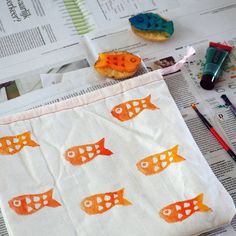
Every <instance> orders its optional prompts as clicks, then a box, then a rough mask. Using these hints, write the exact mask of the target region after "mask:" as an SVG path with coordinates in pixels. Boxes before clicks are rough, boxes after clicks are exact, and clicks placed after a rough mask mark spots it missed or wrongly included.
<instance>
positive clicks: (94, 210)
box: [80, 189, 132, 215]
mask: <svg viewBox="0 0 236 236" xmlns="http://www.w3.org/2000/svg"><path fill="white" fill-rule="evenodd" d="M123 195H124V189H120V190H118V191H116V192H108V193H100V194H95V195H92V196H89V197H87V198H85V199H84V200H83V201H82V202H81V204H80V207H81V209H82V210H83V211H85V212H86V213H87V214H89V215H95V214H102V213H104V212H106V211H108V210H110V209H111V208H112V207H114V206H116V205H123V206H127V205H131V204H132V203H131V202H129V201H128V200H127V199H125V198H124V196H123Z"/></svg>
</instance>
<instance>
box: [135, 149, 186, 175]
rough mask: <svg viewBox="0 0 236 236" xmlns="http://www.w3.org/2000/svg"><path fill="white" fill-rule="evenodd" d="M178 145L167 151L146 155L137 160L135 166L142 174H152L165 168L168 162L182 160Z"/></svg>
mask: <svg viewBox="0 0 236 236" xmlns="http://www.w3.org/2000/svg"><path fill="white" fill-rule="evenodd" d="M178 147H179V146H178V145H176V146H174V147H173V148H171V149H168V150H167V151H164V152H161V153H157V154H154V155H151V156H148V157H146V158H144V159H142V160H141V161H139V162H138V163H137V164H136V166H137V168H138V170H139V171H141V172H142V173H143V174H144V175H154V174H157V173H160V172H161V171H163V170H164V169H166V168H167V167H168V166H169V165H170V164H172V163H177V162H181V161H184V160H185V158H183V157H181V156H179V155H178V154H177V152H178Z"/></svg>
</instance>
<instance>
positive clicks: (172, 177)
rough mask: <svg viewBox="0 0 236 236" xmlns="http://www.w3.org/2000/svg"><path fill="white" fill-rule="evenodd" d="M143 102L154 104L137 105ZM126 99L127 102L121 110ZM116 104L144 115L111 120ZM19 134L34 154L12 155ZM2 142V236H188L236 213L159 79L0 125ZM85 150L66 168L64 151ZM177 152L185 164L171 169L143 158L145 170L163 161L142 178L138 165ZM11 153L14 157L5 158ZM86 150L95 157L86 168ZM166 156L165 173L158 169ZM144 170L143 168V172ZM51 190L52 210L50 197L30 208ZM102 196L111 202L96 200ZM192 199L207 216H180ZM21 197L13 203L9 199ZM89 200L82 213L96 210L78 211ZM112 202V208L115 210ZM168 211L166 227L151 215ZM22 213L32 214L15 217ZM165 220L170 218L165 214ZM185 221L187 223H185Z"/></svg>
mask: <svg viewBox="0 0 236 236" xmlns="http://www.w3.org/2000/svg"><path fill="white" fill-rule="evenodd" d="M149 95H151V96H150V97H149V98H150V103H151V104H152V105H150V103H148V104H147V100H145V98H147V97H148V96H149ZM135 99H137V100H138V101H139V102H138V105H137V104H136V103H134V101H133V100H135ZM128 101H133V102H130V103H129V105H127V102H128ZM136 102H137V101H136ZM119 104H125V106H126V107H127V109H130V108H129V107H130V106H133V108H134V107H135V106H136V108H137V107H138V108H140V106H141V110H142V109H143V110H142V111H141V112H140V109H136V110H137V113H136V114H135V116H134V117H132V118H131V119H128V120H127V117H128V118H129V116H127V114H126V115H124V116H122V117H121V116H119V114H118V115H117V116H118V117H120V119H123V120H122V121H121V120H119V119H117V117H115V116H114V112H115V111H114V109H113V108H114V107H116V106H117V105H119ZM142 104H146V105H147V106H146V107H145V105H142ZM150 106H151V107H152V109H150ZM155 107H157V108H158V109H155ZM118 108H119V107H118ZM112 110H113V113H112V112H111V111H112ZM116 111H117V112H119V113H120V114H121V113H122V112H124V107H123V111H121V110H120V109H118V110H116ZM124 114H125V113H124ZM128 115H130V116H133V114H128ZM25 132H30V134H31V137H30V138H31V140H33V141H34V142H35V143H36V144H38V145H39V146H36V145H33V144H32V143H31V146H30V145H29V141H28V143H26V144H25V146H24V147H23V148H22V149H21V150H20V151H19V148H20V147H16V145H18V144H19V143H18V142H19V141H18V140H17V139H16V140H15V141H13V138H12V137H13V136H16V135H20V134H24V133H25ZM10 136H11V137H10ZM0 138H1V139H0V142H1V143H2V146H1V147H0V153H1V154H0V203H1V209H2V211H3V214H4V218H5V220H6V223H7V228H8V230H9V232H10V235H14V236H42V235H44V236H47V235H50V236H54V235H55V236H60V235H61V236H73V235H79V236H94V235H96V236H120V235H123V236H130V235H135V236H143V235H148V236H156V235H161V236H185V235H186V236H187V235H197V234H200V233H201V232H204V231H208V230H211V229H214V228H217V227H220V226H222V225H224V224H227V223H229V222H230V221H231V219H232V217H233V216H234V214H235V206H234V203H233V201H232V199H231V197H230V196H229V194H228V193H227V192H226V190H225V189H224V188H223V186H222V185H221V184H220V182H219V181H218V180H217V178H216V177H215V175H214V174H213V172H212V171H211V169H210V167H209V166H208V164H207V162H206V160H205V158H204V157H203V156H202V154H201V152H200V150H199V148H198V146H197V145H196V143H195V141H194V140H193V138H192V136H191V134H190V132H189V130H188V128H187V126H186V125H185V123H184V121H183V119H182V117H181V114H180V112H179V111H178V109H177V107H176V105H175V103H174V101H173V99H172V97H171V95H170V93H169V91H168V88H167V86H166V84H165V82H164V80H163V78H162V76H161V75H160V74H159V72H158V71H156V72H152V73H148V74H145V75H142V76H140V77H137V78H134V79H131V80H126V81H124V82H121V83H119V84H116V85H113V86H111V87H107V88H104V89H101V90H97V91H95V92H92V93H89V94H86V95H83V96H80V97H76V98H73V99H70V100H67V101H64V102H61V103H58V104H54V105H50V106H46V107H42V108H38V109H35V110H30V111H27V112H23V113H20V114H16V115H12V116H10V117H5V118H2V119H1V120H0ZM15 138H16V137H15ZM17 138H18V139H21V138H22V136H20V137H17ZM103 138H104V140H105V144H104V146H105V148H106V149H107V150H108V151H107V150H106V151H105V155H102V153H104V150H102V151H101V150H100V149H99V148H98V149H97V147H95V145H94V146H93V145H92V144H95V143H97V142H98V141H99V140H102V139H103ZM7 140H8V141H7ZM9 141H10V142H11V143H10V142H9ZM13 142H16V144H13ZM6 143H8V144H9V146H7V145H8V144H6ZM21 144H22V143H21ZM86 144H91V145H88V146H90V148H88V150H86V147H88V146H83V147H82V149H83V151H81V152H83V155H84V156H85V158H83V160H82V156H83V155H82V156H81V155H80V156H79V157H78V158H79V159H77V165H72V164H71V162H70V161H68V160H67V159H66V156H68V155H70V156H71V158H72V159H73V157H74V155H75V156H76V155H77V154H75V153H74V152H73V151H72V152H70V153H69V154H68V152H67V153H66V150H69V149H70V148H72V147H77V149H76V150H79V147H78V146H80V147H81V145H86ZM4 145H5V146H4ZM176 145H178V155H179V156H181V157H182V158H184V160H182V161H180V162H173V161H172V163H170V162H171V159H170V156H168V155H169V154H168V152H167V153H166V156H165V155H164V154H162V156H160V155H159V156H158V155H157V157H158V158H159V159H158V158H157V160H156V159H151V162H152V163H154V162H156V161H157V162H158V163H159V162H160V163H161V164H160V166H159V170H160V172H157V173H154V174H153V173H152V174H150V171H152V169H150V170H149V172H147V173H149V174H150V175H146V174H144V172H142V171H141V170H140V169H139V168H138V167H137V163H138V162H140V161H141V160H143V159H144V158H146V157H149V156H151V155H153V154H158V153H162V152H164V151H166V150H169V149H171V148H172V147H174V146H176ZM3 146H4V148H5V149H4V150H3ZM98 146H99V145H98ZM10 147H11V148H12V149H13V150H14V151H12V150H9V148H10ZM91 147H92V148H93V150H95V151H94V152H96V155H97V156H96V157H95V158H93V159H92V158H91V160H89V161H87V160H88V152H89V151H90V152H91V150H90V149H91ZM17 148H18V150H17V152H16V153H15V154H12V152H15V151H16V150H15V149H17ZM72 150H74V149H72ZM97 150H100V151H97ZM10 151H11V153H10ZM69 151H70V150H69ZM109 151H110V152H109ZM85 152H86V153H87V154H84V153H85ZM99 152H100V154H99ZM111 152H112V153H111ZM172 154H173V153H172ZM172 154H171V153H170V155H172ZM86 155H87V157H86ZM163 155H164V156H163ZM167 157H168V158H169V159H168V163H170V164H169V165H167V163H164V164H163V162H164V159H165V158H167ZM86 158H87V159H86ZM173 158H174V157H173ZM162 159H163V160H162ZM85 160H86V161H85ZM172 160H173V159H172ZM79 162H80V164H78V163H79ZM82 162H85V163H83V164H81V163H82ZM151 162H150V163H151ZM150 163H149V164H150ZM154 164H155V163H154ZM150 165H151V164H150ZM142 166H143V168H144V169H145V164H142ZM162 166H163V168H164V167H166V168H164V169H162ZM50 189H53V192H52V199H54V200H55V201H56V202H55V201H54V202H53V201H52V200H51V199H49V202H50V204H49V203H47V202H46V203H43V201H44V199H42V198H43V195H40V196H38V197H39V198H40V200H39V199H36V200H38V201H39V203H40V204H41V206H40V207H42V204H45V206H44V205H43V207H42V208H40V209H36V207H35V204H36V202H37V201H36V202H34V198H33V195H34V194H35V195H36V194H41V193H44V192H47V191H49V190H50ZM118 190H120V191H119V192H118V193H115V192H116V191H118ZM104 193H109V194H105V195H97V196H94V195H96V194H104ZM28 194H32V196H31V197H32V198H30V197H29V196H26V195H28ZM115 194H116V195H115ZM119 194H121V195H119ZM122 194H123V195H122ZM200 194H203V195H201V196H203V204H204V205H205V207H208V210H206V208H205V211H202V212H201V211H196V212H193V214H190V213H189V211H187V212H186V209H187V208H185V207H187V206H188V204H186V203H189V202H185V205H186V206H185V205H184V203H181V201H184V200H190V199H193V198H195V197H197V196H199V195H200ZM22 195H23V197H21V198H20V200H19V198H17V197H19V196H22ZM117 195H119V196H117ZM90 196H93V197H90ZM109 196H110V197H111V198H112V199H113V200H112V201H111V200H110V201H109ZM26 197H28V198H30V203H27V204H31V205H27V204H26V203H24V202H23V201H26ZM88 197H90V198H89V199H87V200H88V201H87V202H86V204H87V206H88V209H90V208H89V207H90V205H91V204H92V205H94V204H95V203H94V202H93V201H95V202H96V204H98V205H96V206H95V205H94V206H95V207H94V208H91V209H92V210H91V209H90V210H91V211H89V210H87V212H86V210H84V209H85V208H83V207H81V205H82V206H84V205H83V201H84V200H86V198H88ZM116 197H117V198H119V204H115V203H114V201H115V198H116ZM14 198H16V199H15V200H18V201H17V202H14V204H15V205H17V206H18V208H20V210H19V211H18V213H17V210H16V208H17V206H15V205H14V206H15V208H14V207H13V208H12V207H10V205H9V201H10V200H12V199H14ZM48 198H50V196H48ZM91 199H92V200H91ZM124 199H126V200H124ZM98 200H99V201H102V202H103V203H104V201H107V202H108V204H107V206H109V207H110V205H114V204H115V205H114V206H113V207H112V208H109V207H108V208H107V210H106V208H105V205H103V210H104V208H105V210H106V211H104V212H103V210H101V209H100V208H101V205H100V208H99V207H98V206H99V204H100V203H99V201H98ZM19 201H21V203H19ZM27 201H28V202H29V199H28V200H27ZM91 201H92V203H91ZM193 201H194V200H192V201H190V203H191V204H196V205H197V207H198V203H196V202H193ZM195 201H196V200H195ZM81 202H82V203H81ZM176 202H179V203H178V204H175V203H176ZM58 203H59V204H60V205H58ZM90 203H91V204H90ZM20 204H21V206H19V205H20ZM32 204H33V205H32ZM47 204H49V205H48V206H47ZM104 204H105V203H104ZM170 204H174V207H175V208H176V209H177V210H181V212H182V213H181V212H180V211H178V214H177V215H174V217H173V218H174V219H175V220H177V221H176V222H173V223H169V222H167V221H166V220H165V219H164V218H163V217H161V216H160V214H159V212H160V211H161V210H162V209H163V208H165V207H167V206H169V205H170ZM50 205H51V206H50ZM52 205H53V206H54V207H52ZM176 205H178V206H176ZM29 206H30V207H31V208H34V212H33V213H32V212H31V211H32V209H31V208H27V207H29ZM193 206H195V205H192V208H193ZM18 208H17V209H18ZM98 208H99V209H98ZM179 208H181V209H179ZM29 209H30V210H29ZM35 209H36V210H35ZM86 209H87V208H86ZM209 209H211V210H209ZM28 210H29V211H30V212H31V213H32V214H26V215H21V214H19V212H21V213H27V211H28ZM188 210H189V208H188ZM99 211H100V212H99ZM101 212H102V213H101ZM89 213H90V214H89ZM166 213H167V218H168V214H169V213H170V212H168V211H166ZM172 213H173V212H172ZM172 213H170V214H172ZM180 213H181V214H182V216H181V215H179V214H180ZM186 214H190V215H189V216H188V217H186V219H183V217H185V216H186ZM176 217H177V218H176Z"/></svg>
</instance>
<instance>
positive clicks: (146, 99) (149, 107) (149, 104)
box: [145, 94, 159, 110]
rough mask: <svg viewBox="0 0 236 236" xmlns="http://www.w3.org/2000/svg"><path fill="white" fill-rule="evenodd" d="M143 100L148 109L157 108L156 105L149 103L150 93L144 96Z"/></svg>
mask: <svg viewBox="0 0 236 236" xmlns="http://www.w3.org/2000/svg"><path fill="white" fill-rule="evenodd" d="M145 101H146V104H147V109H150V110H156V109H159V108H158V107H157V106H156V105H154V104H152V103H151V94H150V95H148V96H147V97H146V98H145Z"/></svg>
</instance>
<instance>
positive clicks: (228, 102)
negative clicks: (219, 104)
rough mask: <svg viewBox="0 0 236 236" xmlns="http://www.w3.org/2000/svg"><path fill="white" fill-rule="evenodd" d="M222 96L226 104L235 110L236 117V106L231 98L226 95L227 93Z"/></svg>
mask: <svg viewBox="0 0 236 236" xmlns="http://www.w3.org/2000/svg"><path fill="white" fill-rule="evenodd" d="M221 98H222V99H223V100H224V101H225V105H226V106H229V108H230V110H231V111H232V112H233V114H234V115H235V117H236V108H235V106H234V105H233V104H232V102H231V101H230V100H229V98H228V97H227V96H226V94H223V95H222V96H221Z"/></svg>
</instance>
